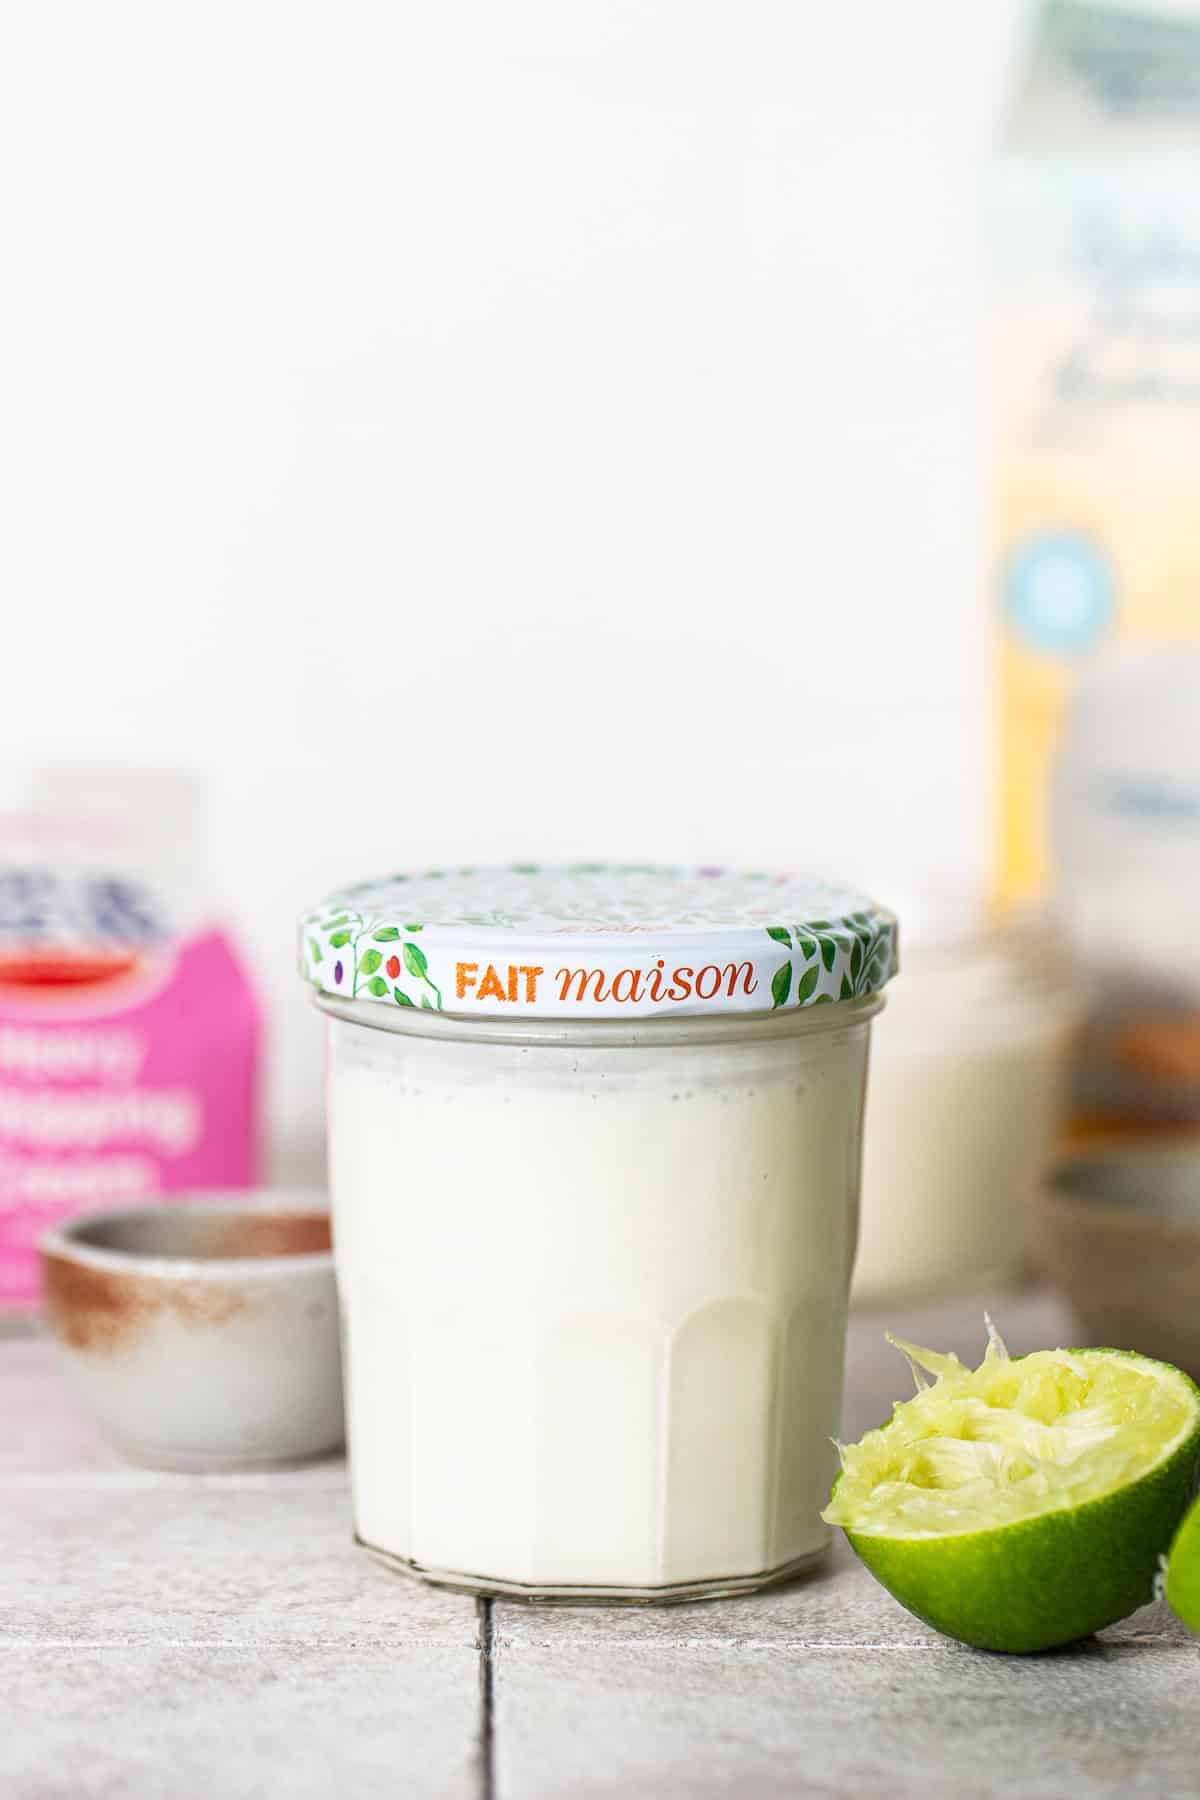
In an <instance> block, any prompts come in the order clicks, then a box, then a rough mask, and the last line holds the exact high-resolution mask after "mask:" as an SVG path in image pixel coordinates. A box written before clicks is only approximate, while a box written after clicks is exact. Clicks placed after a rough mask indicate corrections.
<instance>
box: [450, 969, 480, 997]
mask: <svg viewBox="0 0 1200 1800" xmlns="http://www.w3.org/2000/svg"><path fill="white" fill-rule="evenodd" d="M478 973H479V964H478V963H459V964H458V965H457V967H456V970H455V979H454V992H455V995H456V996H457V998H458V999H459V1000H465V999H466V997H467V989H468V988H469V987H474V986H475V977H476V976H477V975H478Z"/></svg>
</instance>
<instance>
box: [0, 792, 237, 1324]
mask: <svg viewBox="0 0 1200 1800" xmlns="http://www.w3.org/2000/svg"><path fill="white" fill-rule="evenodd" d="M203 815H204V795H203V792H202V790H201V788H200V787H199V785H198V784H197V783H196V782H195V781H194V780H193V779H192V778H190V777H189V776H187V775H185V774H182V773H179V772H176V771H166V770H147V769H122V768H113V767H105V766H99V767H97V766H95V765H90V764H89V765H79V766H76V765H70V764H55V765H51V766H48V767H44V768H39V769H31V770H25V771H13V770H9V771H6V772H4V773H3V774H2V775H0V1311H3V1309H5V1308H12V1307H18V1308H19V1307H22V1306H26V1305H29V1304H31V1303H33V1302H34V1301H35V1300H36V1298H37V1283H36V1267H35V1259H34V1247H35V1245H36V1242H37V1239H38V1237H39V1236H40V1234H41V1232H42V1231H43V1230H45V1229H46V1228H47V1227H48V1226H50V1225H51V1224H56V1223H58V1222H59V1221H61V1220H62V1219H64V1218H67V1217H69V1216H70V1215H71V1214H73V1213H76V1212H80V1211H83V1210H90V1209H92V1208H97V1207H104V1206H106V1205H119V1204H124V1203H129V1202H131V1201H142V1200H150V1199H154V1198H156V1197H159V1196H163V1197H169V1196H170V1195H171V1194H173V1193H179V1192H194V1191H195V1190H197V1189H201V1190H202V1189H205V1188H214V1189H216V1188H240V1187H248V1186H251V1185H252V1184H254V1183H255V1182H256V1181H257V1179H258V1175H259V1038H260V1025H259V1012H258V1005H257V1001H256V999H255V996H254V992H253V989H252V987H251V984H250V981H249V979H248V977H247V975H246V972H245V970H244V968H243V967H242V965H241V962H240V960H239V958H238V956H237V954H236V952H235V950H234V947H233V944H232V942H231V940H230V937H229V934H228V932H227V931H226V929H225V928H224V927H223V925H222V924H221V923H220V921H219V920H218V919H217V918H215V917H214V916H213V913H212V910H211V902H210V900H209V897H208V891H209V888H208V880H207V869H206V856H205V836H204V816H203Z"/></svg>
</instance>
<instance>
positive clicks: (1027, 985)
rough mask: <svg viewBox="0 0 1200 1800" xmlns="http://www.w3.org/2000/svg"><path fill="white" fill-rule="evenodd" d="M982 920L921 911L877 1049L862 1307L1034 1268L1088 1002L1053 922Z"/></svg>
mask: <svg viewBox="0 0 1200 1800" xmlns="http://www.w3.org/2000/svg"><path fill="white" fill-rule="evenodd" d="M971 912H972V907H971V904H970V902H969V900H967V899H956V900H955V902H954V903H953V905H952V906H951V905H945V906H942V907H940V908H938V909H937V910H936V911H935V910H934V909H933V908H931V907H930V905H929V903H928V902H926V903H925V904H924V906H923V905H922V904H921V903H919V902H918V903H915V904H914V907H913V914H912V916H913V918H914V919H915V924H914V927H913V929H912V930H911V931H907V932H906V939H905V971H904V980H903V982H902V983H901V984H900V987H899V989H898V990H897V992H896V993H895V995H894V996H893V998H892V999H891V1000H890V1001H889V1005H888V1011H887V1016H886V1018H885V1019H883V1020H882V1021H881V1024H880V1029H879V1031H878V1033H877V1034H876V1041H875V1044H874V1047H873V1050H872V1058H871V1094H870V1100H869V1103H868V1106H867V1116H866V1124H865V1134H864V1148H863V1188H862V1223H861V1229H860V1232H859V1249H858V1261H857V1263H856V1265H855V1272H854V1298H855V1300H856V1301H860V1300H861V1301H865V1302H873V1301H878V1300H883V1299H891V1298H893V1297H894V1296H908V1295H918V1294H920V1293H922V1292H932V1291H933V1290H935V1289H941V1290H943V1291H945V1290H946V1289H948V1288H958V1289H960V1290H962V1289H963V1288H968V1289H971V1290H974V1291H976V1292H979V1293H986V1292H987V1291H988V1290H991V1289H994V1288H995V1287H996V1286H998V1285H999V1286H1011V1285H1013V1284H1014V1283H1015V1282H1016V1281H1018V1280H1019V1279H1020V1278H1021V1276H1022V1274H1023V1273H1024V1265H1025V1258H1026V1252H1027V1249H1028V1245H1029V1241H1030V1231H1031V1224H1032V1217H1033V1214H1032V1204H1031V1203H1032V1201H1033V1199H1034V1197H1035V1195H1036V1192H1037V1189H1038V1185H1039V1183H1040V1181H1041V1179H1042V1177H1043V1176H1044V1174H1045V1173H1046V1170H1047V1168H1048V1166H1049V1163H1050V1160H1051V1157H1052V1155H1053V1151H1054V1147H1055V1143H1056V1140H1057V1138H1058V1135H1059V1132H1060V1128H1061V1127H1062V1125H1063V1122H1064V1118H1063V1115H1064V1106H1065V1091H1066V1082H1067V1051H1068V1046H1069V1041H1070V1034H1071V1031H1072V1028H1073V1026H1074V1023H1075V1019H1076V1014H1077V1003H1076V999H1075V995H1074V991H1073V987H1072V984H1071V981H1070V979H1069V976H1068V974H1067V973H1066V971H1065V966H1064V961H1063V955H1062V951H1061V948H1060V947H1059V946H1058V944H1057V942H1056V940H1055V938H1054V936H1053V934H1052V933H1051V932H1050V930H1049V929H1048V927H1047V926H1046V924H1045V923H1044V922H1036V923H1035V922H1031V921H1026V922H1024V923H1023V924H1021V925H1017V926H1011V927H1009V928H1007V929H1004V930H999V929H996V930H993V929H988V928H986V927H985V926H984V925H983V924H982V923H977V924H976V926H975V928H974V929H972V928H971V926H970V923H969V921H970V918H971ZM905 916H906V919H907V918H908V917H909V914H908V912H907V910H906V914H905ZM964 921H967V922H968V923H966V924H965V925H964Z"/></svg>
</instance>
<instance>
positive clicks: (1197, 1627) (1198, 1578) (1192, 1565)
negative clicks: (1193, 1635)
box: [1166, 1501, 1200, 1633]
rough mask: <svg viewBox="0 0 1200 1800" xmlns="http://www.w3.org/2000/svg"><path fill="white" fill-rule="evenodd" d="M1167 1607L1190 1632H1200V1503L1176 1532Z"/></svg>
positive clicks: (1170, 1559) (1169, 1556) (1169, 1563)
mask: <svg viewBox="0 0 1200 1800" xmlns="http://www.w3.org/2000/svg"><path fill="white" fill-rule="evenodd" d="M1166 1597H1167V1605H1168V1606H1169V1607H1170V1608H1171V1611H1172V1612H1173V1613H1174V1614H1175V1617H1176V1618H1177V1619H1182V1620H1183V1622H1184V1624H1185V1625H1186V1626H1187V1627H1188V1629H1189V1631H1195V1632H1198V1633H1200V1501H1197V1502H1196V1503H1195V1504H1194V1505H1193V1506H1192V1508H1191V1509H1190V1511H1189V1512H1188V1513H1187V1515H1186V1516H1185V1518H1184V1521H1183V1524H1182V1525H1181V1526H1180V1527H1179V1530H1178V1531H1177V1532H1176V1533H1175V1537H1174V1540H1173V1542H1172V1544H1171V1549H1170V1553H1169V1554H1168V1556H1167V1583H1166Z"/></svg>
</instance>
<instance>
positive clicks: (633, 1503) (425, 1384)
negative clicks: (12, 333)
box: [304, 866, 895, 1599]
mask: <svg viewBox="0 0 1200 1800" xmlns="http://www.w3.org/2000/svg"><path fill="white" fill-rule="evenodd" d="M304 936H305V958H306V967H307V972H308V974H309V975H310V978H313V979H314V984H315V985H316V986H317V988H318V998H319V1000H320V1003H321V1004H322V1005H323V1006H324V1007H325V1008H326V1010H328V1011H329V1012H330V1013H331V1014H332V1015H333V1016H332V1018H331V1021H330V1046H329V1083H328V1108H329V1152H330V1169H331V1178H332V1188H333V1204H334V1218H335V1240H336V1252H337V1262H338V1277H339V1283H340V1289H341V1297H342V1305H343V1316H344V1319H345V1331H346V1363H347V1381H348V1409H349V1436H350V1454H351V1470H352V1480H353V1488H354V1507H355V1519H356V1529H357V1532H358V1535H359V1537H360V1539H361V1540H362V1541H363V1542H364V1543H365V1544H366V1545H368V1546H369V1547H370V1548H372V1549H375V1550H377V1551H379V1552H381V1553H383V1554H385V1555H387V1556H388V1557H390V1558H392V1559H394V1560H396V1561H398V1562H400V1563H403V1564H405V1565H407V1566H410V1567H412V1568H414V1569H416V1570H417V1571H418V1572H420V1573H423V1574H426V1575H428V1576H430V1577H431V1578H433V1579H436V1580H441V1581H448V1582H451V1583H453V1584H455V1585H460V1586H465V1587H470V1588H475V1589H479V1590H482V1591H496V1592H520V1593H530V1594H539V1595H546V1596H550V1597H554V1596H561V1597H564V1598H570V1597H593V1598H599V1599H605V1598H611V1599H622V1598H627V1599H645V1598H651V1599H653V1598H659V1597H662V1598H671V1597H678V1596H680V1595H686V1594H698V1593H721V1592H734V1591H738V1590H739V1589H742V1588H748V1587H753V1586H756V1585H759V1584H761V1583H762V1582H764V1581H767V1580H771V1579H775V1578H778V1577H780V1576H782V1575H784V1574H786V1573H788V1572H790V1571H791V1570H793V1569H794V1568H796V1567H799V1566H803V1564H804V1563H805V1562H807V1561H808V1560H809V1559H810V1558H812V1557H813V1556H815V1555H818V1554H819V1553H820V1552H821V1550H822V1549H823V1547H824V1545H825V1542H826V1529H825V1527H824V1526H823V1525H822V1523H821V1521H820V1519H819V1516H818V1514H819V1510H820V1508H821V1506H822V1505H823V1503H824V1501H825V1499H826V1497H827V1495H828V1490H829V1484H830V1481H831V1479H832V1475H833V1472H834V1452H833V1448H832V1444H831V1441H830V1440H831V1438H832V1436H833V1434H834V1433H835V1431H836V1429H837V1424H838V1413H839V1406H840V1395H841V1369H842V1348H843V1336H844V1330H845V1313H846V1296H847V1288H848V1284H849V1275H850V1268H851V1264H852V1261H853V1255H854V1246H855V1233H856V1226H857V1199H858V1174H859V1155H860V1149H859V1146H860V1130H861V1115H862V1101H863V1089H864V1082H865V1075H866V1058H867V1036H868V1029H869V1019H870V1017H871V1015H872V1013H873V1012H874V1011H875V1010H876V1009H877V1007H878V1005H879V990H880V989H881V988H882V986H883V984H884V983H885V982H886V980H887V979H888V977H889V976H890V974H891V972H892V969H893V966H894V960H895V932H894V924H893V921H892V920H891V917H890V915H888V914H886V913H883V912H882V911H880V909H878V908H876V907H874V906H873V905H872V904H871V903H870V902H869V901H866V900H862V899H861V898H859V897H857V896H853V895H847V894H843V893H839V892H837V891H835V890H831V889H829V888H818V889H815V890H814V888H813V887H812V885H811V884H805V885H803V886H801V885H800V884H795V883H786V882H781V881H778V880H776V879H775V878H771V877H745V876H730V875H726V874H721V873H701V872H683V871H675V870H645V869H621V868H597V867H595V866H590V867H589V868H587V869H576V870H569V871H568V870H542V869H537V870H531V869H528V868H524V867H523V868H521V869H518V870H502V871H494V870H493V871H480V872H478V873H477V874H474V873H472V874H464V873H462V872H452V873H450V874H448V875H446V876H431V877H424V878H422V877H413V878H410V879H409V880H407V881H404V882H402V883H398V884H381V885H380V886H379V887H371V888H369V889H366V888H364V889H361V890H355V891H352V892H348V893H345V894H343V895H340V896H337V897H335V899H334V900H333V901H332V902H331V903H330V905H329V906H328V907H326V908H324V909H321V910H319V911H318V912H317V913H316V914H314V915H311V916H310V918H309V919H308V920H307V921H306V923H305V933H304ZM372 984H374V985H372ZM364 988H365V989H366V995H364ZM381 989H382V990H384V991H382V992H381V991H380V990H381ZM356 990H357V991H356ZM684 990H688V991H686V992H685V991H684ZM343 996H344V997H343ZM526 996H528V997H526ZM618 996H624V997H623V998H621V997H618ZM672 996H678V997H672ZM422 1002H424V1004H422Z"/></svg>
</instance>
